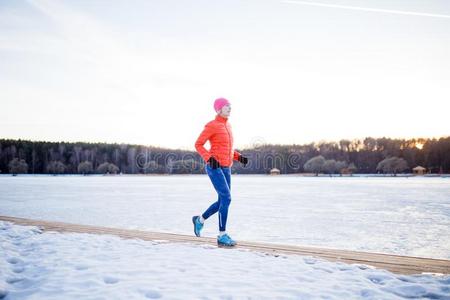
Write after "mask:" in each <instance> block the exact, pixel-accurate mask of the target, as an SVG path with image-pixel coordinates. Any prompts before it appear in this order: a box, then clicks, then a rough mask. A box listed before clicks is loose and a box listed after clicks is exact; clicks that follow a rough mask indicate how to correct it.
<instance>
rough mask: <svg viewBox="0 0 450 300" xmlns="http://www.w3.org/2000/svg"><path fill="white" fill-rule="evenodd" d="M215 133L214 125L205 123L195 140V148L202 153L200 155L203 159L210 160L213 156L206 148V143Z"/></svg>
mask: <svg viewBox="0 0 450 300" xmlns="http://www.w3.org/2000/svg"><path fill="white" fill-rule="evenodd" d="M213 133H214V130H213V128H212V126H211V125H210V124H209V123H208V124H206V125H205V128H204V129H203V131H202V132H201V133H200V135H199V136H198V138H197V141H196V142H195V149H196V150H197V152H198V153H199V154H200V156H201V157H203V159H204V160H205V161H208V160H209V158H210V157H211V154H210V153H209V151H208V150H206V148H205V147H204V145H205V143H206V141H207V140H209V138H210V137H211V136H212V135H213Z"/></svg>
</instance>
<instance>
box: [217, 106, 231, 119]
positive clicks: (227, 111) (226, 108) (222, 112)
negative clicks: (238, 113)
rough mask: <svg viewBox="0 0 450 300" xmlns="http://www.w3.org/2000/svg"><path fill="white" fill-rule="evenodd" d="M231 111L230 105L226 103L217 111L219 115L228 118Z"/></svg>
mask: <svg viewBox="0 0 450 300" xmlns="http://www.w3.org/2000/svg"><path fill="white" fill-rule="evenodd" d="M230 113H231V105H230V104H227V105H225V106H224V107H222V109H221V110H220V111H219V115H220V116H222V117H225V118H228V117H229V116H230Z"/></svg>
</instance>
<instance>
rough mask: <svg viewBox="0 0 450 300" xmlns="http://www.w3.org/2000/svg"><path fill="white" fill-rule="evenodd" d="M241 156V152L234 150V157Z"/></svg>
mask: <svg viewBox="0 0 450 300" xmlns="http://www.w3.org/2000/svg"><path fill="white" fill-rule="evenodd" d="M239 156H241V154H240V153H239V152H237V151H236V150H234V154H233V159H234V160H238V159H239Z"/></svg>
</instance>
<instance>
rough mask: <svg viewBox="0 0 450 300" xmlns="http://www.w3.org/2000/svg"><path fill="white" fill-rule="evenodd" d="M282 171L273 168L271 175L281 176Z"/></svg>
mask: <svg viewBox="0 0 450 300" xmlns="http://www.w3.org/2000/svg"><path fill="white" fill-rule="evenodd" d="M280 173H281V172H280V170H279V169H277V168H273V169H272V170H270V175H280Z"/></svg>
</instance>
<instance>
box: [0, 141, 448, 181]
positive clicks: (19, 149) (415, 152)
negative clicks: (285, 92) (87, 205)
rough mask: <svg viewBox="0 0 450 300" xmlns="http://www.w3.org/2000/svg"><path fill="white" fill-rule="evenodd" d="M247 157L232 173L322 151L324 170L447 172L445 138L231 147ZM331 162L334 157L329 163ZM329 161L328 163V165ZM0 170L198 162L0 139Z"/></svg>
mask: <svg viewBox="0 0 450 300" xmlns="http://www.w3.org/2000/svg"><path fill="white" fill-rule="evenodd" d="M237 150H238V151H240V152H241V153H242V154H243V155H245V156H247V157H248V158H249V164H247V166H245V167H244V166H242V165H241V164H240V163H238V162H235V163H234V165H233V172H234V173H240V174H267V173H268V172H269V171H270V170H271V169H272V168H278V169H279V170H280V171H281V173H282V174H289V173H302V172H306V171H310V170H308V164H307V165H306V167H307V168H306V170H305V164H306V163H307V162H308V161H309V160H311V159H312V158H314V157H317V156H322V157H323V159H324V161H323V165H324V166H327V169H328V170H335V169H336V170H338V169H342V168H339V167H336V166H335V163H336V164H337V165H338V166H339V165H341V166H347V167H348V166H350V169H351V173H364V174H368V173H377V172H380V170H381V171H382V170H384V169H385V168H381V167H380V165H379V164H380V162H382V161H383V160H385V159H386V158H392V157H396V158H401V159H403V160H404V161H405V162H404V163H403V162H402V166H403V167H402V169H403V172H406V173H411V170H412V168H414V167H416V166H418V165H420V166H423V167H425V168H427V170H428V172H431V173H450V137H445V138H440V139H408V140H407V139H390V138H371V137H368V138H365V139H363V140H360V139H356V140H351V141H350V140H341V141H339V142H319V143H311V144H306V145H257V146H255V147H253V148H249V149H241V150H240V149H237ZM333 161H334V162H333ZM330 166H331V167H330ZM0 172H1V173H3V174H5V173H32V174H91V173H102V174H105V173H110V174H115V173H124V174H149V173H153V174H199V173H204V162H203V160H202V159H201V157H200V156H199V155H198V154H197V153H196V152H193V151H184V150H173V149H166V148H158V147H151V146H142V145H131V144H105V143H79V142H78V143H66V142H45V141H26V140H11V139H0Z"/></svg>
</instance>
